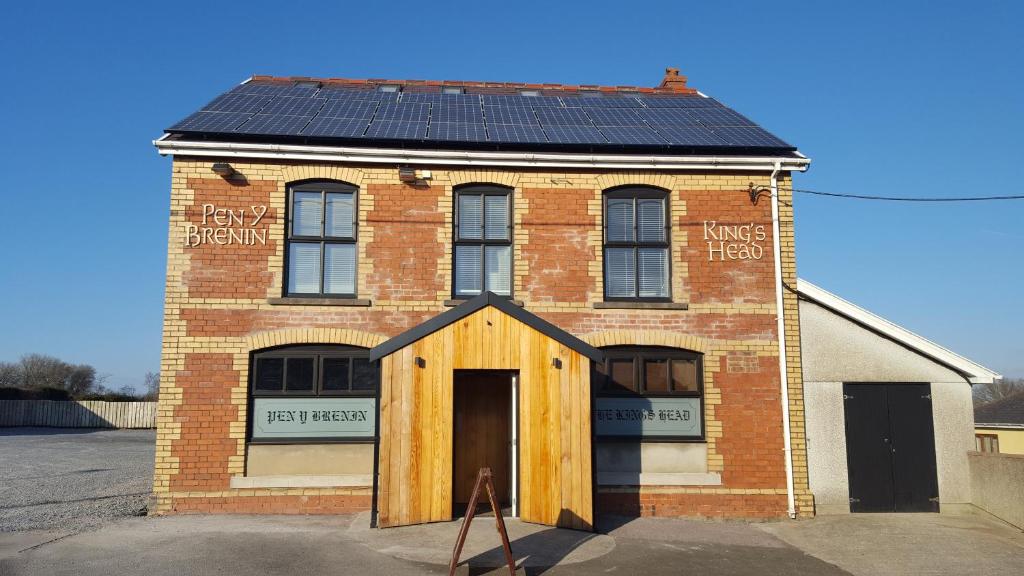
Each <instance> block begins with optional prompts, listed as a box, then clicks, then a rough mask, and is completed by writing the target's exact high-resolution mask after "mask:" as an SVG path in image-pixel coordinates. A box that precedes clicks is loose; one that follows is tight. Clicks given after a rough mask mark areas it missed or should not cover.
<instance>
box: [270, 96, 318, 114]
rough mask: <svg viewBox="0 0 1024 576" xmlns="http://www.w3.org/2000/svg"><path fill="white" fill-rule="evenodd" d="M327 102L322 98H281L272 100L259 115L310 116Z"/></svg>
mask: <svg viewBox="0 0 1024 576" xmlns="http://www.w3.org/2000/svg"><path fill="white" fill-rule="evenodd" d="M325 102H327V100H324V99H323V98H294V97H292V96H282V97H279V98H274V99H273V100H271V101H270V103H269V104H267V105H266V106H264V107H263V108H262V109H261V110H260V111H259V112H260V114H283V115H286V116H303V115H309V116H312V115H314V114H316V113H317V112H319V111H320V108H321V107H322V106H323V105H324V103H325Z"/></svg>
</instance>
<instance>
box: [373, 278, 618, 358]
mask: <svg viewBox="0 0 1024 576" xmlns="http://www.w3.org/2000/svg"><path fill="white" fill-rule="evenodd" d="M488 306H493V307H495V308H497V309H498V310H501V311H502V312H504V313H505V314H508V315H509V316H511V317H512V318H515V319H516V320H518V321H520V322H522V323H523V324H526V325H527V326H529V327H530V328H533V329H534V330H536V331H538V332H540V333H541V334H544V335H545V336H547V337H548V338H551V339H552V340H555V341H556V342H559V343H561V344H563V345H564V346H566V347H568V348H571V349H573V350H575V351H576V352H579V353H580V354H582V355H584V356H586V357H587V358H590V359H591V360H594V361H596V362H600V361H602V360H604V354H603V353H602V352H601V351H600V350H598V349H597V348H594V347H593V346H591V345H590V344H587V343H586V342H584V341H583V340H580V339H579V338H577V337H575V336H573V335H572V334H569V333H568V332H566V331H565V330H562V329H561V328H559V327H558V326H555V325H554V324H552V323H550V322H548V321H547V320H544V319H543V318H541V317H540V316H537V315H536V314H533V313H531V312H527V311H526V310H524V309H523V308H522V307H521V306H516V305H515V304H513V303H512V302H510V301H509V299H508V298H505V297H502V296H498V295H497V294H495V293H493V292H484V293H483V294H481V295H479V296H477V297H475V298H472V299H470V300H466V301H465V302H463V303H462V304H459V305H458V306H456V307H455V308H452V309H451V310H448V311H447V312H444V313H442V314H438V315H437V316H434V317H433V318H431V319H430V320H427V321H426V322H424V323H422V324H420V325H419V326H416V327H415V328H412V329H409V330H406V331H405V332H402V333H401V334H399V335H398V336H395V337H394V338H391V339H390V340H387V341H385V342H382V343H380V344H378V345H376V346H374V347H373V348H371V349H370V360H371V361H375V360H380V359H381V358H383V357H384V356H387V355H389V354H391V353H393V352H395V351H397V350H401V349H402V348H405V347H406V346H408V345H409V344H412V343H413V342H416V341H417V340H420V339H422V338H425V337H426V336H429V335H431V334H433V333H434V332H437V331H438V330H440V329H442V328H444V327H445V326H448V325H449V324H451V323H453V322H458V321H459V320H461V319H463V318H465V317H466V316H469V315H470V314H473V313H474V312H477V311H479V310H482V309H484V308H486V307H488Z"/></svg>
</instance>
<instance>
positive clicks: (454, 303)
mask: <svg viewBox="0 0 1024 576" xmlns="http://www.w3.org/2000/svg"><path fill="white" fill-rule="evenodd" d="M468 301H469V298H467V299H465V300H445V301H444V305H445V306H449V307H450V306H458V305H459V304H464V303H466V302H468ZM509 302H511V303H512V304H515V305H516V306H519V307H520V308H522V307H523V301H522V300H509Z"/></svg>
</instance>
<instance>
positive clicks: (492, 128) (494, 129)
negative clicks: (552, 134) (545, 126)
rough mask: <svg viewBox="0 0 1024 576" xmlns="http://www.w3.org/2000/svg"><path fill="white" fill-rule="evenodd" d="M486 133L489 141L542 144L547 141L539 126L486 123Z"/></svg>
mask: <svg viewBox="0 0 1024 576" xmlns="http://www.w3.org/2000/svg"><path fill="white" fill-rule="evenodd" d="M487 133H488V135H489V136H490V139H491V142H506V143H529V144H537V143H541V144H544V143H547V141H548V139H547V136H545V135H544V131H543V130H541V128H540V126H525V125H522V124H487Z"/></svg>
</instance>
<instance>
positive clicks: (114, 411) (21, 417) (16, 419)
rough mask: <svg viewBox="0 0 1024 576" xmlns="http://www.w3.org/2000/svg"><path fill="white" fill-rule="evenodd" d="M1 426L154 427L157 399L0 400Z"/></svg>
mask: <svg viewBox="0 0 1024 576" xmlns="http://www.w3.org/2000/svg"><path fill="white" fill-rule="evenodd" d="M0 426H49V427H53V428H155V427H156V402H104V401H101V400H81V401H55V400H0Z"/></svg>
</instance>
